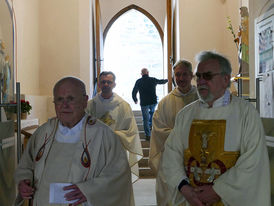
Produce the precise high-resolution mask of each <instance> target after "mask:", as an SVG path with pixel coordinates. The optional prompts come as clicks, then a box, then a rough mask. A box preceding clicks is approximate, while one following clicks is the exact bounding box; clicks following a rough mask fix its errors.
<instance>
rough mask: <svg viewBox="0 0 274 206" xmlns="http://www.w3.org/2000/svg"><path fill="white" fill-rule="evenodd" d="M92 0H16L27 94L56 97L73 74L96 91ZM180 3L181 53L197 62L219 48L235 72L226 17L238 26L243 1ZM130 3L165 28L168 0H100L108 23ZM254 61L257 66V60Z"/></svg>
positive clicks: (256, 8) (256, 2)
mask: <svg viewBox="0 0 274 206" xmlns="http://www.w3.org/2000/svg"><path fill="white" fill-rule="evenodd" d="M90 2H91V1H90V0H81V1H73V0H59V1H54V0H47V1H42V0H40V1H37V0H28V1H24V0H20V1H14V4H15V12H16V17H17V36H18V37H17V38H18V45H17V46H18V48H17V53H18V81H20V82H21V91H22V93H25V94H27V95H41V96H51V95H52V86H53V85H54V83H55V82H56V81H57V80H58V79H59V78H61V77H63V76H68V75H74V76H77V77H80V78H81V79H83V80H84V82H85V83H86V85H87V89H88V91H89V93H90V91H92V87H91V83H90V80H91V79H92V74H91V72H90V68H91V64H92V62H91V58H90V57H91V54H92V46H91V40H90V38H91V26H90V24H91V20H90V19H91V18H90V16H91V13H90ZM177 2H178V5H179V9H178V11H179V19H178V20H179V22H178V27H179V38H177V42H178V44H179V45H177V46H178V52H177V53H178V54H179V58H186V59H189V60H191V61H192V62H193V63H194V65H195V62H194V55H195V54H196V53H197V52H199V51H200V50H204V49H216V50H217V51H220V52H222V53H224V54H225V55H226V56H228V57H229V58H230V59H231V60H232V65H233V68H235V69H234V73H236V71H237V69H238V65H237V64H238V62H237V50H236V49H235V45H234V42H233V37H232V34H231V33H230V31H228V30H227V28H226V27H227V19H226V17H227V16H230V17H231V19H232V23H233V27H234V29H235V31H237V29H238V25H239V10H238V8H239V2H240V1H221V0H219V1H207V2H204V1H189V0H180V1H177ZM267 2H271V1H268V0H262V1H261V0H250V1H249V4H250V12H251V14H250V17H251V19H250V22H252V19H253V20H254V19H255V17H257V16H258V15H259V13H258V12H260V11H261V12H263V10H266V7H267V6H265V4H266V3H267ZM131 4H136V5H137V6H139V7H142V8H144V9H145V10H146V11H148V12H149V13H150V14H152V15H153V16H154V18H155V19H156V20H157V21H158V23H159V24H160V26H161V27H162V28H163V30H164V27H165V14H166V7H165V4H166V1H165V0H161V3H159V0H151V1H149V2H148V1H146V0H141V1H137V0H134V1H128V0H119V1H118V0H101V1H100V5H101V9H102V10H101V15H102V23H103V28H104V27H105V26H106V25H107V23H108V21H109V20H110V19H111V18H112V17H113V16H114V15H115V14H116V13H117V12H118V11H120V10H121V9H123V8H125V7H127V6H129V5H131ZM156 4H157V7H156V6H155V5H156ZM263 7H265V8H263ZM235 10H236V12H235ZM205 17H206V18H205ZM250 24H251V25H252V23H250ZM251 28H252V27H251ZM253 29H254V26H253ZM250 31H252V30H250ZM201 34H202V35H201ZM250 36H252V32H251V35H250ZM251 38H252V37H251ZM253 44H254V43H253V42H251V45H250V57H251V58H250V59H251V61H253V59H254V58H252V57H254V55H253V56H252V54H253V53H254V46H253ZM250 64H251V65H250V66H251V70H252V68H254V63H253V62H251V63H250ZM252 64H253V65H252ZM251 75H252V71H251ZM252 90H254V86H251V94H252V92H253V91H252Z"/></svg>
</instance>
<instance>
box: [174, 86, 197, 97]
mask: <svg viewBox="0 0 274 206" xmlns="http://www.w3.org/2000/svg"><path fill="white" fill-rule="evenodd" d="M177 89H178V92H179V93H180V95H182V96H187V95H189V94H190V93H192V92H193V90H194V89H195V86H193V85H191V88H190V90H189V91H188V92H187V93H183V92H181V91H180V89H179V87H177Z"/></svg>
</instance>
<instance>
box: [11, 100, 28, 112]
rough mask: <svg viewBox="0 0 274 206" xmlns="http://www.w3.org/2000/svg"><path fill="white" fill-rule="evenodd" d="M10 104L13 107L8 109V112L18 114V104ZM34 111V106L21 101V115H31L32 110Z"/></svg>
mask: <svg viewBox="0 0 274 206" xmlns="http://www.w3.org/2000/svg"><path fill="white" fill-rule="evenodd" d="M10 104H12V105H13V106H10V107H7V109H6V110H7V111H8V112H10V113H16V112H17V107H16V102H13V101H11V102H10ZM31 109H32V106H31V105H30V103H29V101H25V100H24V99H22V100H21V113H26V112H27V113H28V114H30V110H31Z"/></svg>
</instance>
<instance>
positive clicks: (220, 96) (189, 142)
mask: <svg viewBox="0 0 274 206" xmlns="http://www.w3.org/2000/svg"><path fill="white" fill-rule="evenodd" d="M197 60H198V65H197V69H196V81H197V89H198V95H199V99H198V100H197V101H195V102H193V103H192V104H190V105H188V106H186V107H184V108H183V109H182V110H181V111H180V112H179V113H178V115H177V117H176V121H175V126H174V129H173V131H172V132H171V133H170V135H169V137H168V139H167V141H166V143H165V149H164V153H163V162H162V165H161V168H160V169H161V170H162V171H163V174H164V175H165V178H166V180H167V184H168V188H169V194H170V195H171V197H172V198H171V202H170V203H171V204H172V205H191V206H210V205H213V206H237V205H241V206H258V205H264V206H270V204H271V203H270V169H269V158H268V153H267V147H266V142H265V135H264V129H263V127H262V123H261V119H260V117H259V114H258V112H257V111H256V110H255V108H254V107H253V105H252V104H250V103H248V102H247V101H245V100H244V99H241V98H238V97H235V96H232V95H231V94H230V92H229V86H230V75H231V65H230V62H229V61H228V59H226V58H225V57H224V56H222V55H220V54H218V53H216V52H212V51H204V52H201V53H200V54H199V55H197Z"/></svg>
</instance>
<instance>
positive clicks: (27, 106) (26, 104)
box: [21, 99, 32, 114]
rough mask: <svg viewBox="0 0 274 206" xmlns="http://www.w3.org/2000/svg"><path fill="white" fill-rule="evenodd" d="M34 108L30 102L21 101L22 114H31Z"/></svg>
mask: <svg viewBox="0 0 274 206" xmlns="http://www.w3.org/2000/svg"><path fill="white" fill-rule="evenodd" d="M31 109H32V106H31V105H30V103H29V101H25V100H24V99H22V100H21V113H25V112H27V113H28V114H30V110H31Z"/></svg>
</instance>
